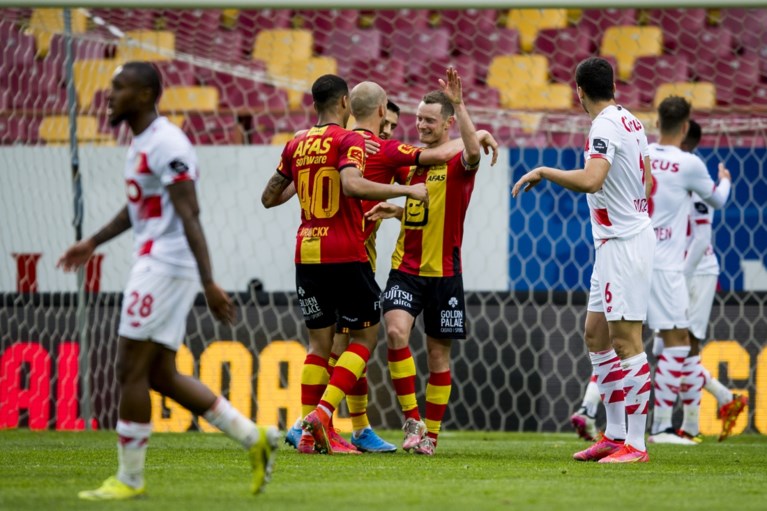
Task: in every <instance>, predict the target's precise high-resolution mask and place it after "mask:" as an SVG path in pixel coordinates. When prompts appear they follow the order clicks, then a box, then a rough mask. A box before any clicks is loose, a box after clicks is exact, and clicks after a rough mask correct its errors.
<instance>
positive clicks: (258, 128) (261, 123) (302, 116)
mask: <svg viewBox="0 0 767 511" xmlns="http://www.w3.org/2000/svg"><path fill="white" fill-rule="evenodd" d="M252 120H253V123H252V126H251V132H250V142H251V143H252V144H269V143H270V142H271V139H272V136H273V135H274V134H275V133H279V132H284V133H295V132H296V131H298V130H304V129H307V128H310V127H312V126H314V124H315V122H316V120H317V119H316V114H315V113H314V112H309V111H306V110H304V111H301V112H290V113H286V114H283V115H274V114H273V113H265V114H257V115H254V116H253V119H252ZM275 167H276V164H275Z"/></svg>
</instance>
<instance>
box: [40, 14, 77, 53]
mask: <svg viewBox="0 0 767 511" xmlns="http://www.w3.org/2000/svg"><path fill="white" fill-rule="evenodd" d="M71 13H72V25H71V27H72V32H73V33H76V34H77V33H81V32H85V29H86V21H87V16H86V15H85V14H84V13H82V12H81V11H79V10H76V9H73V10H72V11H71ZM29 30H30V31H31V32H32V34H33V35H34V37H35V45H36V48H37V56H38V57H44V56H46V55H47V54H48V49H49V47H50V44H51V37H53V34H60V33H63V32H64V10H63V9H35V10H34V11H32V17H31V18H30V20H29Z"/></svg>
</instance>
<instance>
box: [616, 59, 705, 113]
mask: <svg viewBox="0 0 767 511" xmlns="http://www.w3.org/2000/svg"><path fill="white" fill-rule="evenodd" d="M689 79H690V64H689V62H688V61H687V57H685V56H682V55H657V56H656V55H653V56H648V57H638V58H637V59H636V60H635V61H634V74H633V76H632V79H631V82H630V83H631V85H632V86H633V88H635V89H636V90H637V91H638V93H639V96H640V100H641V101H642V102H643V103H652V101H653V99H654V98H655V89H656V88H657V87H658V86H659V85H660V84H662V83H671V82H686V81H687V80H689Z"/></svg>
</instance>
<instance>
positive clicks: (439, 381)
mask: <svg viewBox="0 0 767 511" xmlns="http://www.w3.org/2000/svg"><path fill="white" fill-rule="evenodd" d="M450 389H451V378H450V369H448V370H447V371H445V372H442V373H431V374H430V375H429V383H428V384H426V418H425V420H424V422H425V423H426V430H427V431H428V433H427V435H428V436H430V437H431V438H433V439H434V440H436V439H437V436H438V435H439V430H440V427H442V417H444V415H445V410H447V402H448V401H449V400H450Z"/></svg>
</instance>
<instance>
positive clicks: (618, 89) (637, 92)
mask: <svg viewBox="0 0 767 511" xmlns="http://www.w3.org/2000/svg"><path fill="white" fill-rule="evenodd" d="M641 92H642V88H640V87H636V86H634V85H632V84H629V83H624V82H617V83H616V84H615V102H616V103H618V104H619V105H622V106H625V107H626V108H629V109H632V108H639V107H640V106H641V105H642V103H643V101H642V94H641ZM576 95H577V93H576ZM650 101H652V98H650V100H649V101H648V103H649V102H650Z"/></svg>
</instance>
